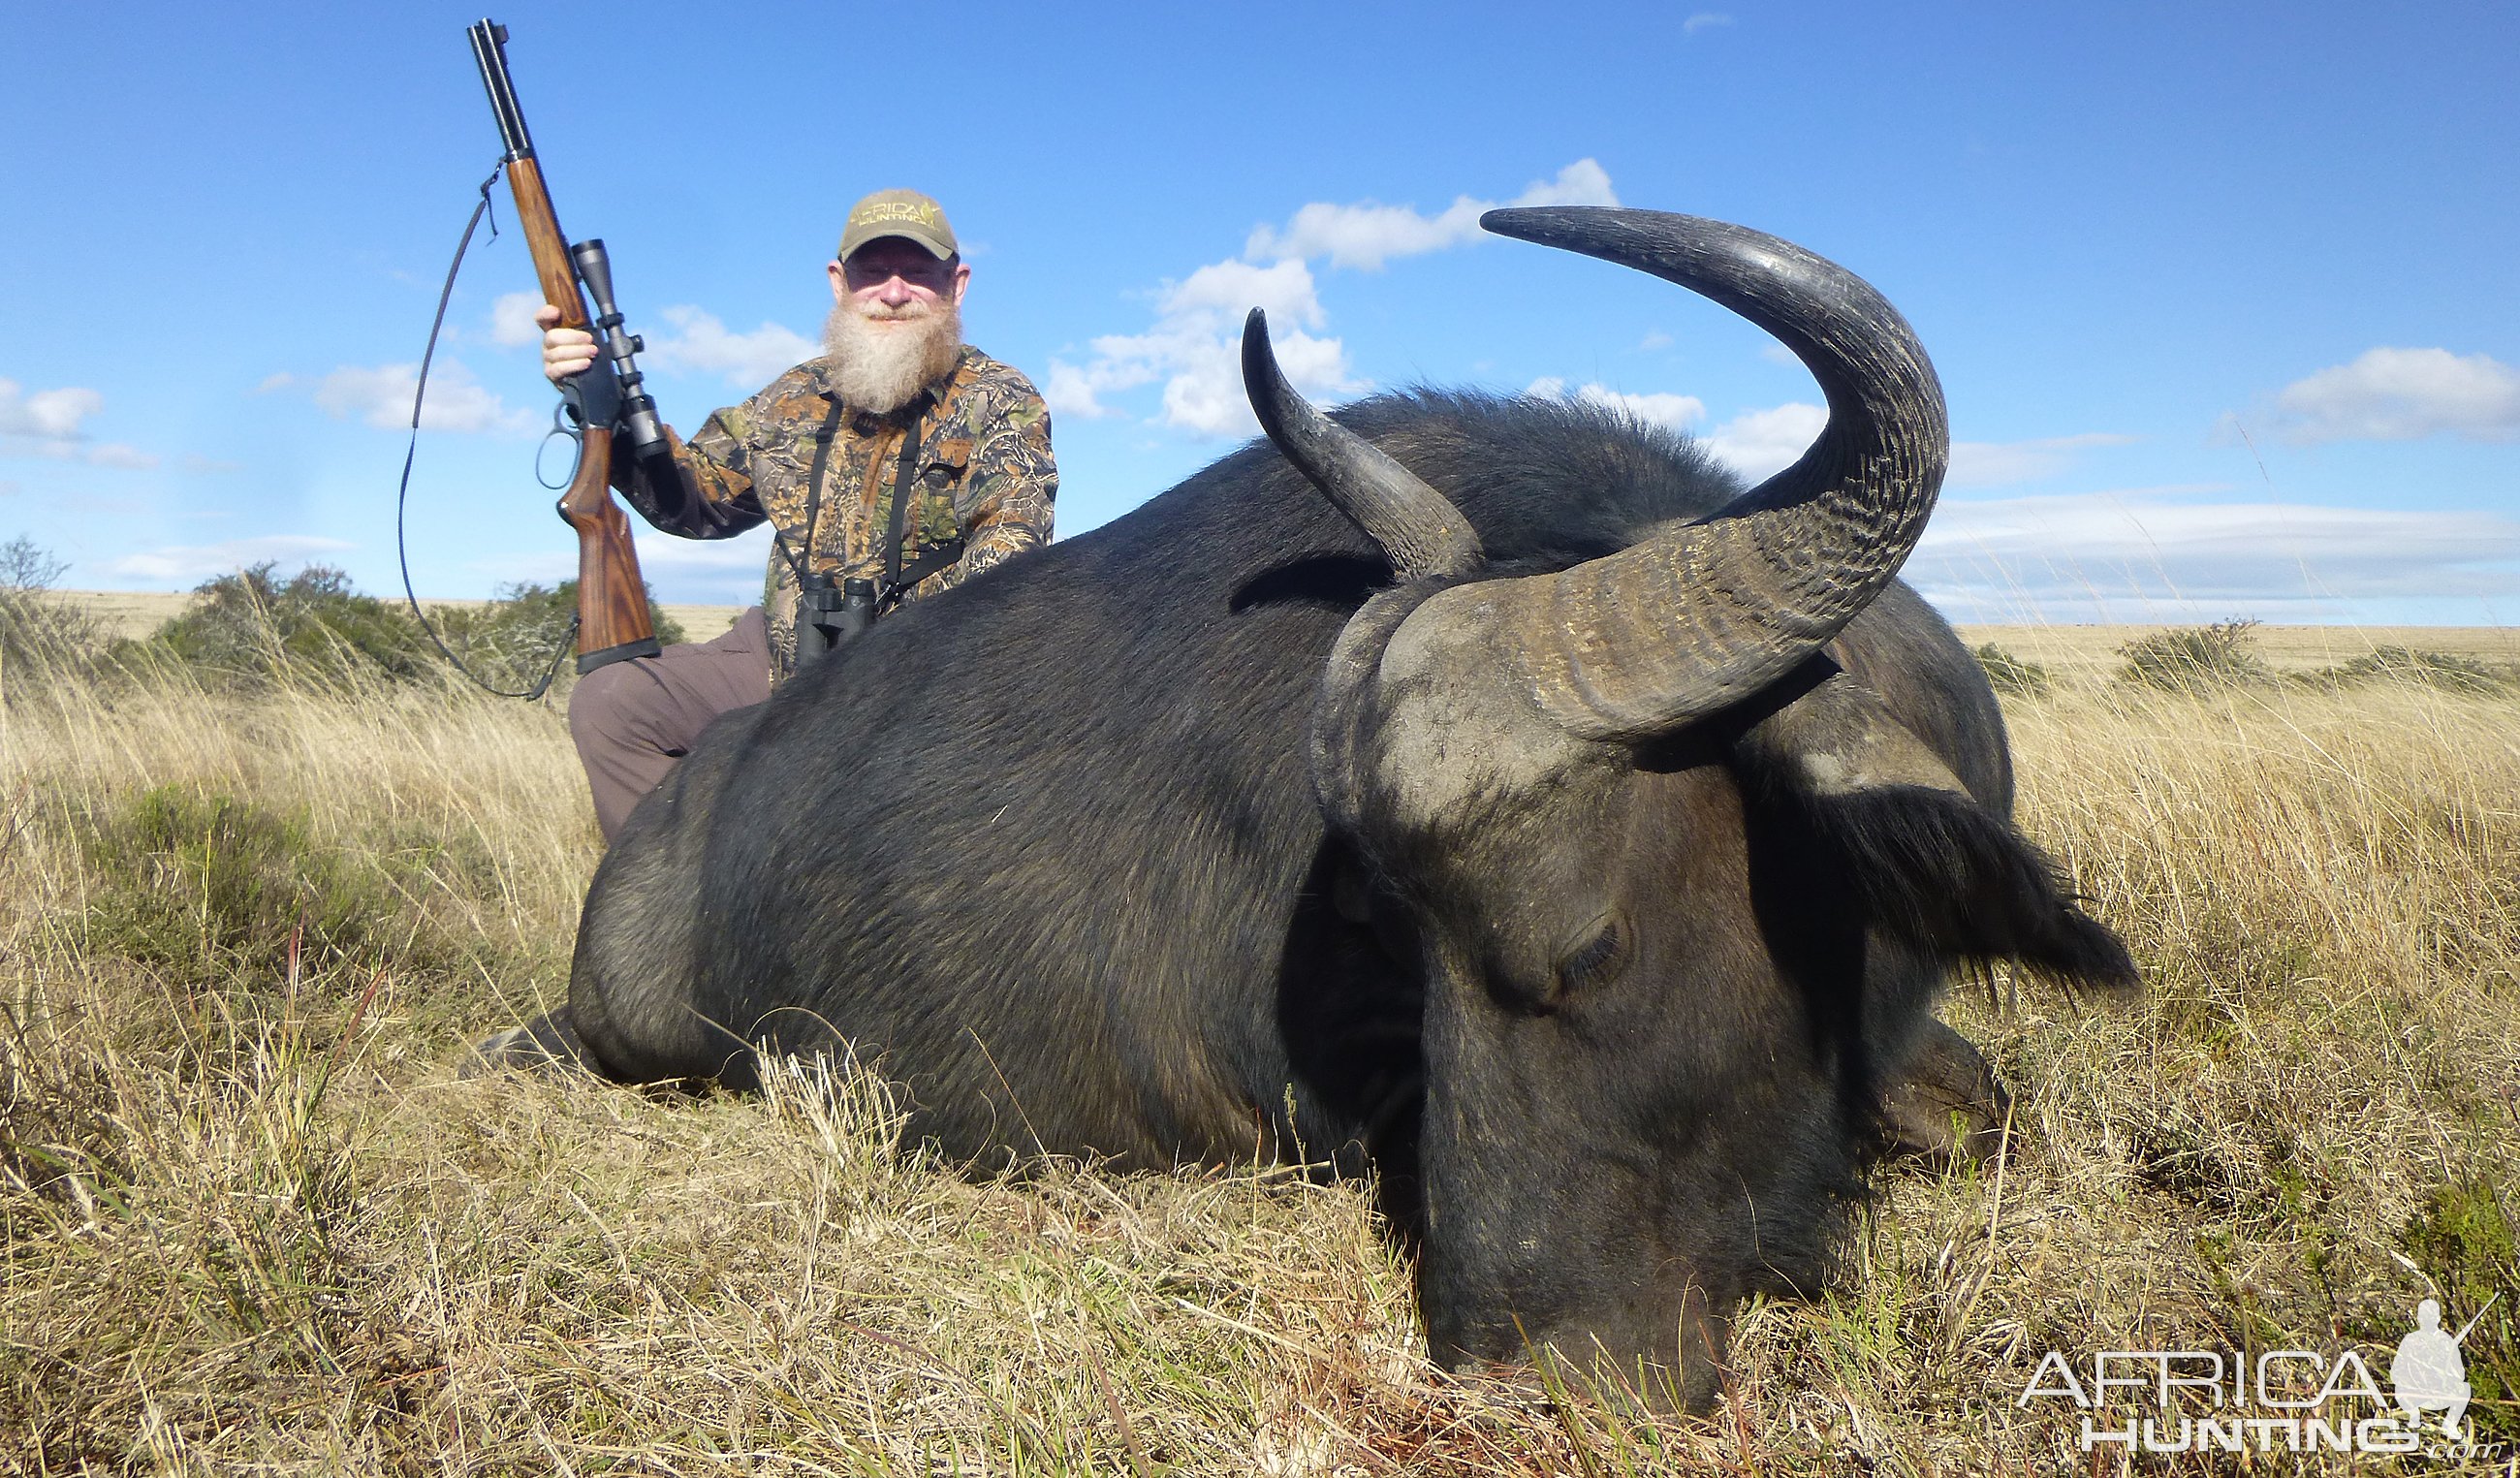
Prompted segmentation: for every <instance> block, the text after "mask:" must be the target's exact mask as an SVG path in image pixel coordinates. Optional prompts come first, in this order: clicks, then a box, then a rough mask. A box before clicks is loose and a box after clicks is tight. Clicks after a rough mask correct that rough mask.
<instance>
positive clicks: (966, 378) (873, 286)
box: [535, 190, 1058, 841]
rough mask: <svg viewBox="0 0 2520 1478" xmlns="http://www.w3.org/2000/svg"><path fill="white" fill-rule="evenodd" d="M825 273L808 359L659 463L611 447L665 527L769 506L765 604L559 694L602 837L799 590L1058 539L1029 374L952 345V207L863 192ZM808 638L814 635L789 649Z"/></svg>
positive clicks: (872, 586) (950, 566)
mask: <svg viewBox="0 0 2520 1478" xmlns="http://www.w3.org/2000/svg"><path fill="white" fill-rule="evenodd" d="M826 271H827V272H828V273H829V275H830V277H831V281H832V315H831V318H830V320H829V321H828V322H827V323H826V324H825V325H824V331H823V346H824V349H825V351H826V352H825V353H824V354H823V355H822V356H821V357H820V358H816V359H809V360H807V361H806V362H805V363H803V364H800V365H798V366H796V368H794V369H792V370H789V371H788V372H787V374H785V375H782V376H780V377H779V378H778V379H777V380H774V381H771V382H770V384H769V386H768V387H767V388H765V389H763V390H762V391H761V393H759V394H757V395H755V396H753V397H752V398H751V399H749V400H746V401H744V402H743V403H742V405H735V406H729V407H727V408H726V409H724V410H721V411H718V412H716V413H715V414H713V415H711V416H710V417H709V419H708V422H707V424H706V425H702V426H701V427H700V430H699V434H698V435H697V436H694V437H693V438H692V439H691V440H690V441H688V442H686V441H684V440H682V439H681V438H680V437H677V436H674V435H673V433H672V432H671V431H670V430H668V431H667V433H666V434H667V438H668V440H669V441H670V442H671V444H672V448H673V455H672V457H671V458H670V459H666V458H657V459H654V460H653V461H651V462H641V461H638V460H636V459H631V458H619V459H616V460H615V461H614V463H613V469H614V470H613V484H612V485H613V486H614V487H615V488H617V489H619V490H620V492H621V495H622V496H623V498H625V499H626V500H628V502H629V504H630V506H631V507H633V508H635V509H637V510H638V511H639V513H640V515H642V516H643V517H645V518H646V519H647V520H648V521H649V522H650V523H652V524H654V525H655V526H656V527H657V528H659V529H662V530H664V531H665V532H666V533H669V534H679V535H681V536H683V537H684V538H687V539H724V538H728V537H730V536H732V535H735V534H740V533H742V532H743V531H745V530H746V529H749V528H752V527H754V526H755V525H757V524H760V523H762V522H764V521H767V522H768V523H769V524H770V525H771V532H772V535H773V543H772V546H771V554H770V575H769V579H768V582H767V588H766V594H765V596H764V599H763V603H762V605H759V606H754V607H751V608H748V609H746V610H745V611H744V612H743V614H742V615H741V616H739V617H738V618H737V619H736V623H735V626H734V629H732V630H730V631H729V632H728V633H727V634H726V635H725V636H722V637H720V638H718V639H717V640H716V641H713V642H704V643H698V644H695V645H690V646H681V647H668V648H666V649H664V650H663V651H662V652H660V653H658V654H657V655H655V656H652V657H638V658H633V659H631V660H629V661H623V662H614V663H610V664H608V665H607V666H603V667H599V668H597V669H596V670H595V671H593V672H590V673H588V674H587V675H586V676H585V677H584V678H582V679H580V680H579V682H578V685H577V688H576V691H575V692H574V693H572V694H570V697H569V704H568V727H569V733H570V736H571V737H572V738H574V739H576V741H577V753H578V758H579V759H580V760H581V761H582V762H583V763H584V764H585V766H586V777H587V783H588V785H589V787H590V788H591V789H592V790H593V791H594V793H595V815H596V820H597V822H598V823H599V824H600V825H601V826H602V827H603V829H604V836H605V839H606V840H607V841H609V840H611V838H612V836H613V833H614V832H616V831H618V830H619V829H620V827H621V823H622V822H623V821H625V820H627V819H628V817H629V815H630V811H631V808H632V807H634V806H636V805H637V804H638V803H639V801H640V800H641V799H642V798H643V797H645V796H646V795H647V794H648V792H650V791H651V790H653V789H655V788H656V785H657V784H658V783H660V782H661V781H663V780H664V778H665V776H666V775H667V774H668V773H669V772H670V771H671V770H672V769H673V766H674V762H675V761H676V760H677V759H679V758H681V757H682V755H683V754H684V753H685V752H687V751H688V750H689V749H690V747H691V745H692V743H693V741H694V740H695V739H697V738H698V737H699V732H700V731H701V730H702V729H704V728H706V727H707V726H708V722H709V720H711V719H713V718H715V717H717V716H718V715H719V714H721V713H724V712H726V711H727V710H729V709H732V708H741V707H743V706H745V705H747V704H751V703H758V702H760V701H761V700H763V699H764V698H766V697H768V696H769V695H770V689H771V686H772V685H773V684H774V683H776V682H777V681H779V680H780V679H781V678H782V677H784V676H785V675H786V674H787V673H788V672H790V671H793V670H794V667H795V664H796V661H797V658H798V654H799V646H800V644H799V635H798V619H797V617H798V605H799V603H798V592H799V590H800V587H801V588H803V589H806V590H809V591H820V590H830V591H839V590H842V589H844V588H846V587H848V586H849V585H850V584H851V583H852V582H856V581H866V582H868V585H867V586H863V587H858V588H859V589H861V590H867V591H869V593H870V594H871V595H872V597H873V601H874V611H875V613H876V614H877V615H880V614H882V613H883V612H885V611H888V610H891V609H892V608H894V607H895V606H898V605H902V604H904V603H907V602H911V601H917V600H921V599H923V598H925V597H927V596H932V595H934V594H936V593H937V592H939V591H942V590H947V589H950V588H952V587H953V586H956V585H959V584H961V583H963V582H964V581H965V580H967V579H969V578H971V577H972V576H973V575H976V574H978V573H979V572H980V571H982V570H984V569H987V568H989V567H990V566H991V565H994V564H999V563H1003V562H1004V561H1006V560H1009V559H1012V558H1013V557H1014V556H1015V555H1018V554H1021V553H1022V552H1023V551H1025V550H1028V549H1031V548H1034V547H1035V546H1037V545H1041V544H1046V543H1048V542H1049V540H1050V530H1051V514H1052V504H1053V502H1054V501H1055V500H1056V498H1057V493H1058V470H1057V464H1056V463H1055V462H1054V461H1053V460H1052V458H1051V450H1050V412H1049V410H1048V409H1047V408H1046V407H1044V406H1043V404H1042V400H1041V396H1040V394H1039V393H1038V392H1037V391H1035V390H1034V389H1033V386H1032V381H1028V380H1026V379H1025V378H1024V377H1023V376H1022V375H1021V374H1020V373H1018V372H1017V371H1015V370H1012V369H1011V368H1009V367H1008V366H1006V365H1003V364H1000V363H999V362H998V361H996V360H994V359H991V358H990V357H989V356H987V355H985V354H983V353H981V352H980V351H979V350H977V349H974V348H972V347H971V346H970V345H968V344H967V343H965V342H963V315H962V305H963V294H964V292H965V291H967V289H968V288H969V286H970V281H971V269H970V267H969V266H967V265H966V264H965V263H964V261H963V258H962V253H961V250H960V248H959V247H958V246H956V243H955V240H954V230H953V227H952V226H950V225H948V224H947V223H946V220H945V212H944V210H943V209H942V208H941V207H939V206H938V205H937V203H936V202H934V201H932V200H930V199H928V198H927V197H926V196H923V195H921V194H919V193H918V192H916V191H911V190H879V191H877V192H876V193H875V194H873V195H870V196H868V197H867V198H866V199H864V200H862V201H860V202H857V204H855V205H853V206H851V207H850V209H849V214H848V221H847V224H846V227H845V228H844V229H843V230H842V232H841V234H840V246H839V251H838V253H837V255H836V256H835V258H834V259H833V260H832V262H831V263H830V265H829V266H828V267H827V269H826ZM535 321H536V322H537V323H539V324H541V325H542V327H543V329H544V331H545V332H544V334H543V373H544V374H545V375H546V376H548V377H550V379H551V380H552V381H553V382H554V383H558V382H559V381H562V380H565V379H567V378H568V377H569V376H571V375H574V374H576V373H578V372H579V371H581V370H584V369H586V368H587V367H588V366H589V365H591V364H593V363H594V362H595V352H596V346H595V339H594V336H592V335H590V334H588V333H587V332H585V331H584V330H580V329H562V328H557V327H555V325H557V324H558V323H559V322H560V312H559V310H558V309H556V308H552V307H548V306H546V307H544V308H543V309H541V310H540V311H539V312H537V313H536V315H535ZM809 604H811V603H809ZM811 619H812V618H811V617H810V616H809V625H810V622H811ZM819 645H820V638H819V634H818V631H817V630H815V629H809V630H807V631H806V632H805V634H804V641H803V643H802V646H803V649H804V650H805V651H806V652H808V653H810V652H812V651H814V650H817V649H819Z"/></svg>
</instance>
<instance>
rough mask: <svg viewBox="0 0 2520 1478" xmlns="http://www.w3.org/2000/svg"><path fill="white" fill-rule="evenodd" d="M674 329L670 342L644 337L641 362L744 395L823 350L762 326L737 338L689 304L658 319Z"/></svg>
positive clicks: (798, 336)
mask: <svg viewBox="0 0 2520 1478" xmlns="http://www.w3.org/2000/svg"><path fill="white" fill-rule="evenodd" d="M658 316H659V317H661V318H663V319H664V320H665V322H666V323H668V324H671V325H672V326H673V327H674V330H675V333H674V335H673V336H670V337H664V338H659V337H657V336H653V335H651V336H649V339H648V345H649V346H648V352H647V355H646V357H645V358H643V359H642V360H641V363H642V364H643V365H644V366H646V367H647V368H650V369H655V370H663V371H667V372H669V373H675V374H693V375H716V376H719V377H721V378H723V379H724V380H725V381H727V383H729V384H731V385H734V386H736V387H737V388H739V389H742V390H744V391H747V392H749V391H752V390H757V389H760V388H761V387H762V386H763V385H765V384H768V383H769V382H770V381H773V380H776V379H778V378H779V377H780V376H781V375H782V374H785V373H786V372H787V371H788V370H790V369H792V368H794V367H795V366H797V365H799V364H802V363H803V362H805V361H806V360H808V359H811V358H813V357H814V356H815V355H817V354H820V353H821V352H823V346H822V345H821V344H818V343H816V342H815V341H814V340H812V339H810V338H807V337H806V336H804V335H802V334H799V333H797V332H796V331H795V330H793V329H790V328H787V327H785V326H783V325H780V324H774V323H770V322H767V321H765V322H764V323H763V324H762V325H761V327H760V328H757V329H754V330H752V331H751V332H749V333H745V334H738V333H735V332H733V331H732V330H730V329H728V328H727V326H726V325H725V324H723V323H721V322H719V321H718V319H717V318H716V317H715V316H714V315H713V314H709V313H705V312H702V311H701V310H700V309H698V308H695V307H692V306H690V305H689V304H678V305H676V306H674V307H671V308H666V309H664V310H662V312H661V313H660V314H659V315H658Z"/></svg>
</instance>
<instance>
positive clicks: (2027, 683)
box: [1977, 642, 2052, 697]
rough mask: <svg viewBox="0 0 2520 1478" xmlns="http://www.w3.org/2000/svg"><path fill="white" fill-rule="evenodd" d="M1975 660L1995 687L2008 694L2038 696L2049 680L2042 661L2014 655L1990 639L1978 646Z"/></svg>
mask: <svg viewBox="0 0 2520 1478" xmlns="http://www.w3.org/2000/svg"><path fill="white" fill-rule="evenodd" d="M1977 664H1978V666H1980V667H1982V668H1984V669H1985V670H1986V680H1987V682H1989V683H1991V684H1993V685H1994V687H1995V691H1996V692H1998V693H2001V694H2004V695H2006V696H2008V697H2037V696H2038V695H2039V694H2043V693H2046V692H2047V691H2048V684H2049V683H2050V682H2051V681H2052V679H2051V678H2050V676H2049V674H2048V668H2047V665H2046V664H2045V663H2041V662H2033V661H2029V660H2026V659H2024V658H2021V657H2017V656H2014V655H2013V654H2012V653H2011V652H2008V651H2006V650H2004V649H2003V648H2001V647H1998V646H1996V645H1995V644H1994V643H1993V642H1989V643H1987V644H1986V645H1985V646H1983V647H1981V648H1979V649H1977Z"/></svg>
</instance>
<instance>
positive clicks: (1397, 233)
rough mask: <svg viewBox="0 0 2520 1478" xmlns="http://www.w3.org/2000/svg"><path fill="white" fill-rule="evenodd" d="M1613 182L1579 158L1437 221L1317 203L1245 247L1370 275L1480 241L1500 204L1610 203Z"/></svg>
mask: <svg viewBox="0 0 2520 1478" xmlns="http://www.w3.org/2000/svg"><path fill="white" fill-rule="evenodd" d="M1618 202H1619V198H1618V196H1617V195H1616V194H1615V193H1614V192H1613V191H1612V190H1611V189H1610V176H1609V172H1608V171H1607V170H1604V169H1603V168H1602V167H1601V165H1600V163H1599V161H1598V160H1595V159H1590V158H1584V159H1577V160H1576V161H1575V162H1574V163H1572V164H1569V165H1567V166H1566V167H1565V168H1563V169H1560V170H1559V171H1557V177H1556V178H1555V179H1553V180H1535V181H1533V182H1532V184H1531V185H1530V186H1529V187H1528V188H1526V189H1525V190H1524V191H1523V192H1522V194H1520V195H1518V196H1515V197H1514V198H1513V199H1512V200H1510V201H1507V202H1497V201H1483V200H1475V199H1473V198H1471V197H1469V196H1466V195H1464V196H1457V197H1455V198H1454V201H1453V203H1452V204H1451V205H1449V206H1447V207H1446V208H1445V209H1444V210H1443V211H1441V212H1440V213H1438V214H1435V215H1424V214H1420V213H1419V212H1418V210H1416V209H1415V208H1413V207H1411V206H1408V205H1385V204H1382V203H1381V202H1376V201H1360V202H1356V203H1354V204H1349V205H1333V204H1330V203H1328V202H1313V203H1311V204H1308V205H1305V206H1303V207H1301V208H1300V209H1298V210H1297V211H1296V212H1295V213H1294V214H1293V215H1292V216H1290V217H1288V218H1287V221H1286V224H1285V225H1284V226H1283V228H1280V227H1272V226H1259V227H1255V228H1253V230H1252V232H1251V235H1250V237H1249V238H1248V239H1247V240H1245V241H1244V243H1243V244H1242V255H1243V257H1244V258H1245V259H1246V260H1250V261H1255V262H1256V261H1265V260H1270V259H1305V258H1311V257H1328V258H1329V263H1330V265H1331V266H1333V267H1357V268H1362V269H1364V270H1366V271H1369V272H1371V271H1375V270H1378V269H1379V268H1381V266H1382V265H1383V264H1384V263H1385V262H1388V261H1390V260H1391V259H1392V258H1394V257H1399V256H1416V255H1418V254H1419V253H1421V252H1426V251H1441V250H1443V249H1445V248H1446V247H1449V246H1463V245H1464V244H1466V243H1469V242H1474V241H1477V240H1479V237H1480V233H1479V217H1480V216H1481V215H1483V214H1485V213H1486V212H1488V211H1490V210H1493V209H1495V208H1496V207H1497V206H1498V204H1500V203H1505V204H1511V205H1615V204H1617V203H1618Z"/></svg>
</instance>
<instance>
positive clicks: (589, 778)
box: [568, 605, 770, 842]
mask: <svg viewBox="0 0 2520 1478" xmlns="http://www.w3.org/2000/svg"><path fill="white" fill-rule="evenodd" d="M769 696H770V631H769V627H768V625H767V623H766V622H764V621H763V619H762V615H761V607H760V606H758V605H755V606H752V607H750V608H749V609H747V610H745V611H744V613H743V614H742V615H741V616H738V617H736V621H735V627H734V629H733V630H731V631H729V632H728V633H727V634H726V635H724V636H722V637H719V638H718V639H717V640H716V641H713V642H691V643H685V644H684V645H682V646H679V647H668V648H666V649H664V650H662V651H660V652H658V653H656V654H655V655H654V656H652V657H633V658H631V659H630V660H629V661H626V662H613V663H610V664H608V665H606V666H603V667H598V668H597V669H595V670H594V671H593V672H590V673H588V674H587V675H586V676H584V677H582V678H580V679H578V680H577V687H576V688H575V689H574V690H573V691H571V692H570V694H569V695H568V733H569V738H571V739H575V740H577V757H578V760H579V761H580V762H581V763H583V764H584V765H585V766H586V784H587V786H588V788H589V789H591V790H593V791H594V792H595V820H596V824H597V825H599V826H601V827H602V828H603V829H604V839H605V840H606V841H607V842H609V841H610V840H612V838H613V836H614V835H615V834H616V833H617V832H619V831H620V829H621V824H622V823H623V822H624V821H627V820H628V819H629V817H630V812H631V810H632V808H634V807H636V806H637V805H638V804H639V802H640V801H642V800H644V799H646V798H647V795H648V792H649V791H651V790H653V789H655V788H656V786H658V785H659V784H663V783H664V779H665V777H666V776H667V775H669V774H671V773H672V772H673V768H674V762H675V761H676V760H679V759H681V758H682V757H683V756H684V755H686V754H688V753H690V752H691V748H692V743H693V741H694V740H696V739H698V738H699V735H700V731H701V730H703V729H705V728H707V727H708V723H709V720H711V719H713V718H715V717H717V716H718V715H719V714H721V713H724V712H726V711H727V710H729V709H731V708H742V707H744V706H746V705H747V704H752V703H758V702H761V701H763V700H765V699H767V698H768V697H769Z"/></svg>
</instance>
